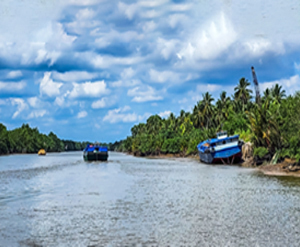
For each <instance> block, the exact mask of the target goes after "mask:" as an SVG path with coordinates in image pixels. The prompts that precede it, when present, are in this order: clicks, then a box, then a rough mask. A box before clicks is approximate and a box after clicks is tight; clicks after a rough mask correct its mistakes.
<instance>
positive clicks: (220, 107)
mask: <svg viewBox="0 0 300 247" xmlns="http://www.w3.org/2000/svg"><path fill="white" fill-rule="evenodd" d="M229 106H230V97H227V95H226V92H225V91H223V92H222V93H220V99H218V101H217V103H216V108H217V118H218V120H219V122H221V120H222V119H224V120H226V119H227V117H228V109H229Z"/></svg>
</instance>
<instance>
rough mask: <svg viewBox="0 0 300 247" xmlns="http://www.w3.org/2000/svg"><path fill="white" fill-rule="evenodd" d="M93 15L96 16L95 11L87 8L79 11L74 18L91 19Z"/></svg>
mask: <svg viewBox="0 0 300 247" xmlns="http://www.w3.org/2000/svg"><path fill="white" fill-rule="evenodd" d="M95 15H96V13H95V11H93V10H92V9H89V8H85V9H80V10H79V11H78V12H77V14H76V18H77V19H79V20H84V19H92V18H93V17H94V16H95Z"/></svg>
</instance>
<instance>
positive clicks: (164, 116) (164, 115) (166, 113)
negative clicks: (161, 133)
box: [158, 111, 171, 118]
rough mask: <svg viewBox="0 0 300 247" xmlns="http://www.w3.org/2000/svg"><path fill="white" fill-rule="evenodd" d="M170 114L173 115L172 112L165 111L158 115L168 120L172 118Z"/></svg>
mask: <svg viewBox="0 0 300 247" xmlns="http://www.w3.org/2000/svg"><path fill="white" fill-rule="evenodd" d="M170 114H171V111H164V112H160V113H158V115H159V116H160V117H162V118H167V117H169V116H170Z"/></svg>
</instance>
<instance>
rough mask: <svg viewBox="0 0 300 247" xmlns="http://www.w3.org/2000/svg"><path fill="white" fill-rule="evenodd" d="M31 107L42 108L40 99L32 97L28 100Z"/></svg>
mask: <svg viewBox="0 0 300 247" xmlns="http://www.w3.org/2000/svg"><path fill="white" fill-rule="evenodd" d="M27 101H28V103H29V105H30V106H31V107H33V108H38V107H41V105H42V101H41V100H40V99H39V98H38V97H30V98H28V99H27Z"/></svg>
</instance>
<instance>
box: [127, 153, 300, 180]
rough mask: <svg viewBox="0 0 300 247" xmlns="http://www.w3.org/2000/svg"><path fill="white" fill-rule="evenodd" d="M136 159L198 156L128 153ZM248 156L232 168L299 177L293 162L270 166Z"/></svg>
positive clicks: (287, 160) (194, 155)
mask: <svg viewBox="0 0 300 247" xmlns="http://www.w3.org/2000/svg"><path fill="white" fill-rule="evenodd" d="M129 154H130V155H134V156H137V157H145V158H148V159H172V158H190V159H196V160H199V156H198V154H190V155H182V154H157V155H138V154H133V153H129ZM251 154H252V152H250V155H249V154H248V155H247V156H246V157H245V156H244V160H242V161H241V162H239V163H235V164H232V165H234V166H241V167H248V168H254V169H258V170H259V171H261V172H262V173H264V174H265V175H269V176H295V177H300V165H299V164H298V163H296V161H295V160H291V159H285V160H284V161H283V162H280V163H278V164H270V163H267V161H264V160H256V159H254V157H253V156H251Z"/></svg>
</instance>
